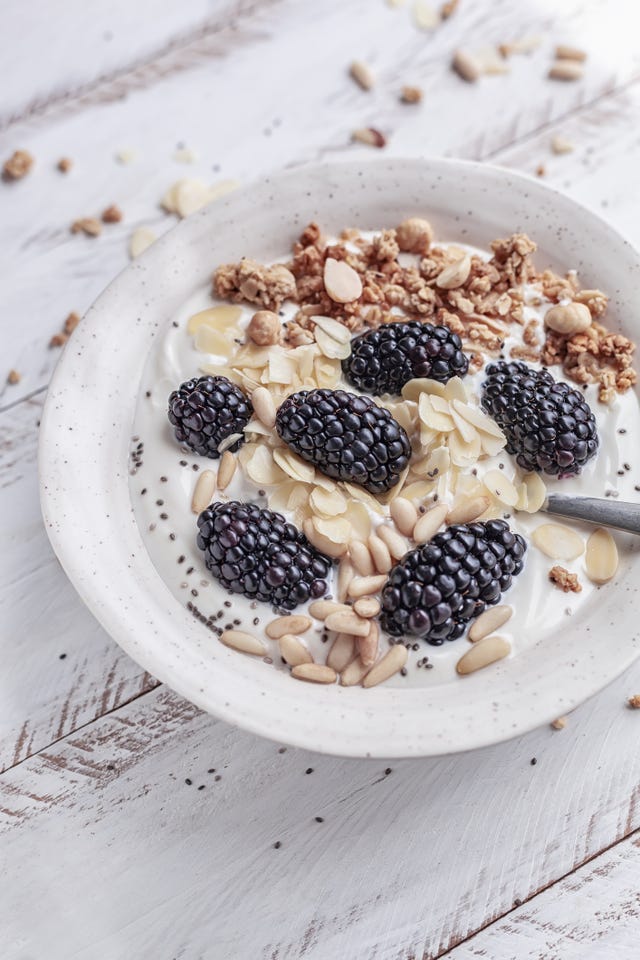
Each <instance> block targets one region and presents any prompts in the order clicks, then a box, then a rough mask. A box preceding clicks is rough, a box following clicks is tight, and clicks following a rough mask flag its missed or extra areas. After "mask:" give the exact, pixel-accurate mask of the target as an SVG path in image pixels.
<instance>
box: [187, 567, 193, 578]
mask: <svg viewBox="0 0 640 960" xmlns="http://www.w3.org/2000/svg"><path fill="white" fill-rule="evenodd" d="M190 573H193V567H187V576H189V574H190Z"/></svg>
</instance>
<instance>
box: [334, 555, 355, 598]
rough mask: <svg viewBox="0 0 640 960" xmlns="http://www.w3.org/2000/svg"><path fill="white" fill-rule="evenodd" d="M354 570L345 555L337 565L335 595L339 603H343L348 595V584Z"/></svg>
mask: <svg viewBox="0 0 640 960" xmlns="http://www.w3.org/2000/svg"><path fill="white" fill-rule="evenodd" d="M353 575H354V570H353V567H352V566H351V563H350V562H349V560H347V559H346V558H345V557H343V558H342V560H341V561H340V566H339V567H338V582H337V584H336V596H337V598H338V602H339V603H344V601H345V600H346V599H347V597H348V595H349V584H350V583H351V581H352V580H353Z"/></svg>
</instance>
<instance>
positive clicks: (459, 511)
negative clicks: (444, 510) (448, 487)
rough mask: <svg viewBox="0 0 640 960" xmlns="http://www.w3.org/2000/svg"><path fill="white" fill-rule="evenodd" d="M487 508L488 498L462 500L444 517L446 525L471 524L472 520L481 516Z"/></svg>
mask: <svg viewBox="0 0 640 960" xmlns="http://www.w3.org/2000/svg"><path fill="white" fill-rule="evenodd" d="M488 506H489V498H488V497H470V498H469V499H468V500H462V501H461V502H460V503H457V504H455V506H453V507H452V508H451V510H449V513H448V514H447V516H446V521H447V524H449V525H451V524H452V523H471V521H472V520H476V519H477V518H478V517H480V516H482V514H483V513H484V512H485V510H486V509H487V507H488Z"/></svg>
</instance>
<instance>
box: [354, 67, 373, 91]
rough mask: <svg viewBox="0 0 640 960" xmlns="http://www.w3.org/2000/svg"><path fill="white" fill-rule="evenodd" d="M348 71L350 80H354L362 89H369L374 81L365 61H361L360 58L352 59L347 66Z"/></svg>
mask: <svg viewBox="0 0 640 960" xmlns="http://www.w3.org/2000/svg"><path fill="white" fill-rule="evenodd" d="M349 73H350V74H351V78H352V80H355V82H356V83H357V84H358V86H359V87H362V89H363V90H371V88H372V86H373V84H374V83H375V80H374V77H373V73H372V71H371V69H370V68H369V67H368V66H367V64H366V63H362V62H361V61H360V60H354V61H353V63H352V64H351V66H350V67H349Z"/></svg>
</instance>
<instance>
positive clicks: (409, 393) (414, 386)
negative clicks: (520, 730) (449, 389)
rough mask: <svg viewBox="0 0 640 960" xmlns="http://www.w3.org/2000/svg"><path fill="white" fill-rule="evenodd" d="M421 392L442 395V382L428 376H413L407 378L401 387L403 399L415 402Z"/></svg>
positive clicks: (443, 387)
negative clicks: (409, 378) (411, 378)
mask: <svg viewBox="0 0 640 960" xmlns="http://www.w3.org/2000/svg"><path fill="white" fill-rule="evenodd" d="M421 393H435V394H437V395H438V396H439V397H444V393H445V386H444V383H439V382H438V381H437V380H431V379H429V378H428V377H415V378H414V379H413V380H408V381H407V382H406V383H405V385H404V387H403V388H402V396H403V398H404V399H405V400H411V401H413V402H414V403H417V402H418V400H419V399H420V394H421Z"/></svg>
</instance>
